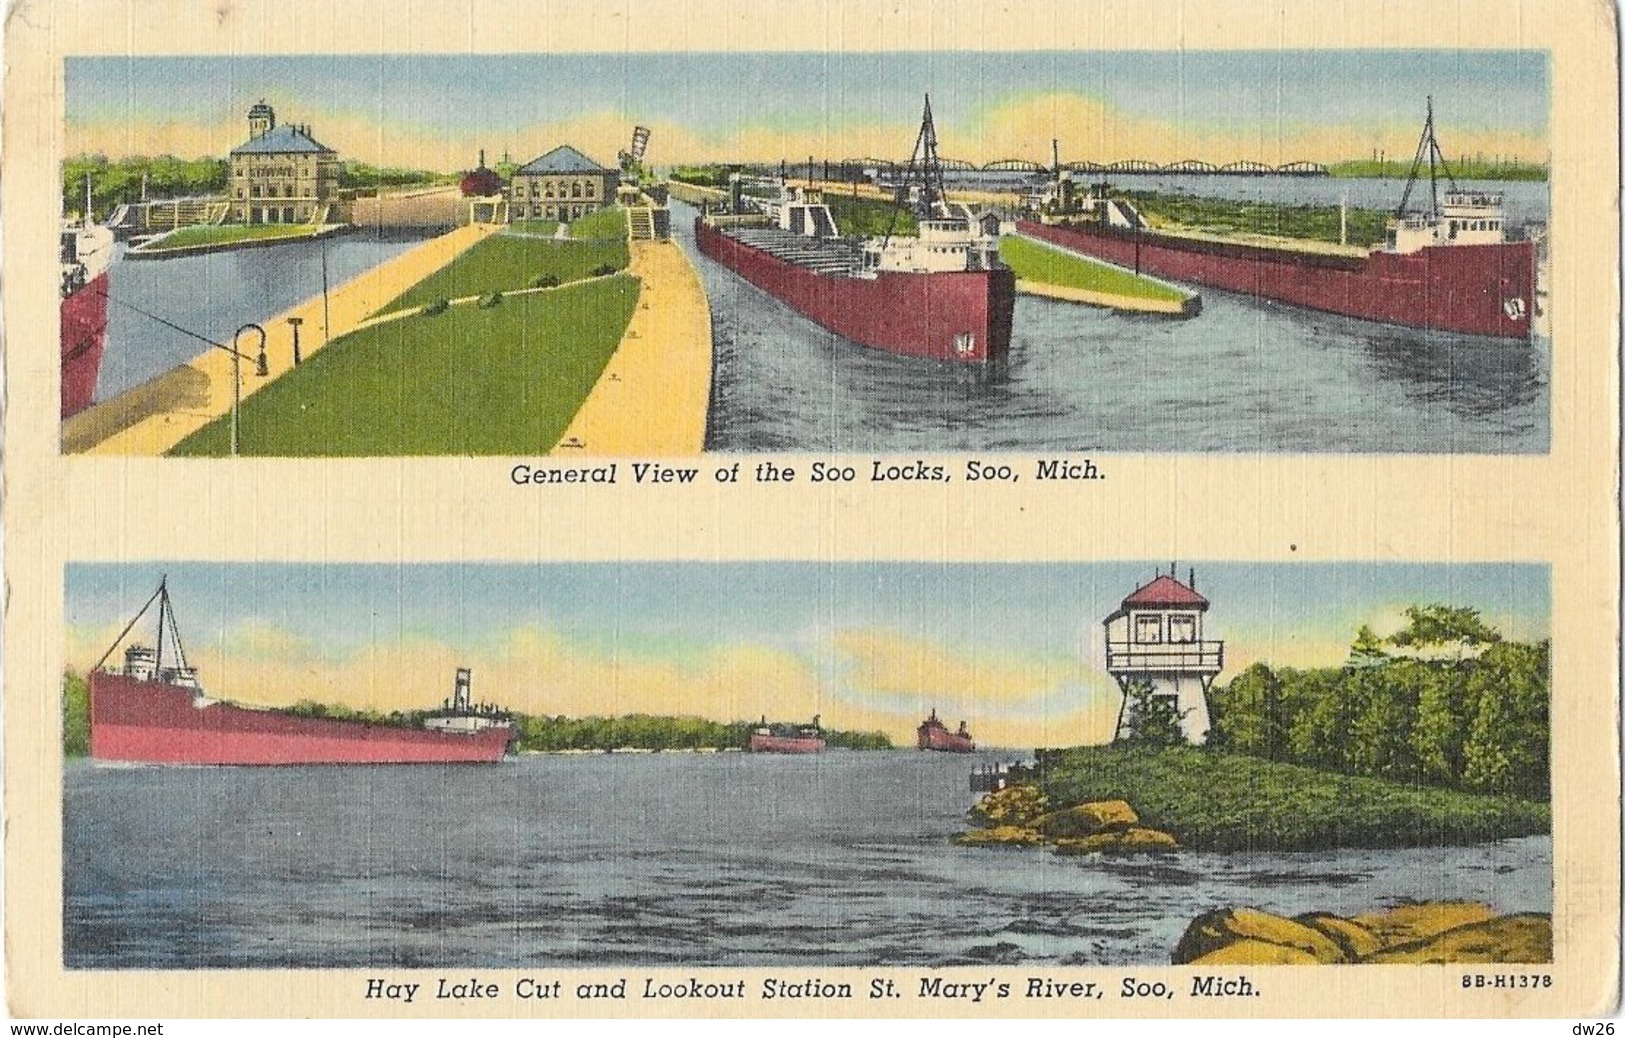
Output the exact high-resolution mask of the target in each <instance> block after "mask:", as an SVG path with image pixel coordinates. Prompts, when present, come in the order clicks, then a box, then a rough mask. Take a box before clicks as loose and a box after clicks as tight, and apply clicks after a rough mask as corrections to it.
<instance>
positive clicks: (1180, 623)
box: [1168, 616, 1196, 644]
mask: <svg viewBox="0 0 1625 1038" xmlns="http://www.w3.org/2000/svg"><path fill="white" fill-rule="evenodd" d="M1168 640H1169V641H1171V642H1179V643H1184V644H1189V643H1190V642H1194V641H1195V640H1196V617H1194V616H1170V617H1169V618H1168Z"/></svg>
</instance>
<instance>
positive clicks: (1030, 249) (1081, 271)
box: [999, 237, 1185, 303]
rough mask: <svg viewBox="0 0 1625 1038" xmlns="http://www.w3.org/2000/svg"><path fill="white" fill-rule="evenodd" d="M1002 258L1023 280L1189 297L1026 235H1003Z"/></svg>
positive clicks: (1144, 295) (1140, 296)
mask: <svg viewBox="0 0 1625 1038" xmlns="http://www.w3.org/2000/svg"><path fill="white" fill-rule="evenodd" d="M999 258H1001V259H1003V260H1004V262H1005V263H1006V264H1007V265H1008V266H1009V267H1010V269H1012V270H1014V271H1015V272H1016V277H1018V278H1021V279H1022V280H1023V281H1037V282H1040V283H1042V284H1046V285H1060V286H1062V287H1063V288H1079V289H1083V290H1085V291H1089V292H1110V293H1111V294H1113V295H1119V296H1132V297H1134V298H1136V299H1159V300H1166V301H1167V302H1171V303H1177V302H1180V301H1182V300H1183V299H1184V298H1185V296H1184V294H1183V293H1181V292H1179V291H1177V290H1175V289H1172V288H1169V287H1168V286H1167V285H1164V284H1160V283H1159V282H1156V281H1152V280H1150V279H1149V278H1142V277H1138V276H1136V275H1134V274H1131V273H1129V272H1128V271H1126V270H1120V269H1118V268H1117V267H1113V266H1111V265H1109V264H1106V263H1097V262H1095V261H1094V260H1089V259H1084V258H1083V257H1082V256H1074V255H1072V254H1071V253H1067V252H1062V251H1060V250H1059V249H1052V248H1050V247H1049V246H1047V245H1040V244H1039V243H1037V242H1035V241H1029V240H1028V239H1026V238H1016V237H1005V238H1000V239H999Z"/></svg>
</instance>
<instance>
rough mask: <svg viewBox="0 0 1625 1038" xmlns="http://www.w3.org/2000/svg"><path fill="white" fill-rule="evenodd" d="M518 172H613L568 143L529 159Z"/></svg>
mask: <svg viewBox="0 0 1625 1038" xmlns="http://www.w3.org/2000/svg"><path fill="white" fill-rule="evenodd" d="M519 172H520V173H524V174H527V175H528V174H532V173H613V172H615V171H614V170H613V169H610V168H609V167H607V166H600V165H599V164H598V163H596V162H594V161H593V160H592V159H589V158H588V157H587V156H585V155H583V154H581V152H579V151H576V150H575V149H574V148H572V147H570V146H569V145H568V144H561V145H559V146H558V147H557V148H554V149H553V150H552V151H550V152H548V153H547V154H546V155H543V156H541V157H540V158H535V159H531V160H530V161H529V162H527V163H525V164H524V165H523V166H520V167H519Z"/></svg>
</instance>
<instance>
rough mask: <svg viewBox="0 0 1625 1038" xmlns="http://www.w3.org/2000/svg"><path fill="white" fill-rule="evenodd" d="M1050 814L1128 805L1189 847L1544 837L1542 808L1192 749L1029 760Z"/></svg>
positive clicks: (1053, 754)
mask: <svg viewBox="0 0 1625 1038" xmlns="http://www.w3.org/2000/svg"><path fill="white" fill-rule="evenodd" d="M1039 766H1040V769H1041V772H1042V775H1043V778H1042V786H1043V789H1044V792H1045V793H1046V794H1048V796H1049V798H1050V804H1051V805H1052V807H1053V806H1062V805H1069V804H1078V803H1084V802H1086V801H1090V800H1114V799H1122V800H1127V801H1128V802H1129V803H1130V804H1132V805H1134V808H1135V810H1137V811H1138V812H1139V813H1140V817H1141V819H1142V821H1143V822H1144V824H1146V825H1148V826H1151V827H1153V828H1156V829H1162V830H1164V831H1166V832H1170V833H1173V834H1174V836H1175V837H1177V838H1178V839H1179V842H1180V843H1181V844H1182V845H1184V846H1186V847H1192V848H1209V849H1215V850H1246V849H1257V850H1264V849H1271V850H1317V849H1322V848H1328V847H1428V846H1443V845H1452V844H1467V843H1477V842H1480V841H1484V840H1498V839H1507V838H1510V837H1515V836H1529V835H1534V834H1538V833H1549V832H1551V825H1552V813H1551V805H1549V804H1545V803H1540V802H1538V801H1534V800H1524V799H1520V798H1517V797H1505V796H1480V795H1475V794H1471V793H1460V792H1457V791H1455V790H1450V789H1443V788H1440V787H1437V786H1423V785H1406V784H1401V783H1396V782H1386V781H1383V780H1381V779H1372V778H1359V777H1355V776H1352V775H1341V774H1337V773H1334V772H1326V771H1317V770H1315V769H1313V768H1304V767H1299V766H1298V765H1295V764H1279V763H1275V762H1272V761H1266V760H1260V759H1258V758H1256V757H1247V756H1243V755H1241V754H1235V753H1224V752H1221V751H1216V750H1202V749H1195V748H1190V747H1183V748H1176V749H1167V750H1162V751H1155V750H1144V749H1140V750H1133V749H1127V748H1120V747H1113V746H1087V747H1079V748H1076V749H1069V750H1043V751H1040V752H1039Z"/></svg>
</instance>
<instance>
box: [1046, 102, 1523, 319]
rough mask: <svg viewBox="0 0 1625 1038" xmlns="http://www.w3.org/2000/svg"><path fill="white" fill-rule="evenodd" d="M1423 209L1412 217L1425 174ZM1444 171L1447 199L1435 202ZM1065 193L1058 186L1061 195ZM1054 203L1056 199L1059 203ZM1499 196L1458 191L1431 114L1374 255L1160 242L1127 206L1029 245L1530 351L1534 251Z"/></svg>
mask: <svg viewBox="0 0 1625 1038" xmlns="http://www.w3.org/2000/svg"><path fill="white" fill-rule="evenodd" d="M1424 161H1425V162H1427V164H1428V167H1429V173H1430V176H1429V180H1430V182H1431V191H1430V194H1429V197H1428V203H1427V207H1426V208H1424V209H1422V210H1421V211H1419V212H1411V211H1408V209H1407V205H1408V203H1409V201H1410V196H1411V191H1412V188H1414V187H1415V186H1416V183H1417V179H1418V177H1419V175H1420V174H1421V167H1422V163H1423V162H1424ZM1441 169H1442V170H1443V172H1444V174H1445V179H1446V182H1447V184H1448V187H1447V188H1446V189H1445V190H1444V191H1442V192H1441V191H1440V190H1439V182H1438V173H1439V171H1440V170H1441ZM1058 186H1059V185H1058ZM1058 193H1059V192H1058ZM1502 202H1503V195H1502V194H1501V193H1499V192H1494V191H1475V190H1466V189H1462V188H1460V187H1458V186H1457V185H1456V182H1455V178H1454V176H1452V175H1451V173H1450V169H1449V166H1448V165H1446V164H1445V161H1444V155H1443V153H1442V152H1441V151H1440V150H1439V144H1438V141H1437V139H1436V138H1435V136H1434V130H1433V103H1432V100H1431V99H1429V102H1428V118H1427V124H1426V125H1425V126H1424V127H1423V130H1422V138H1421V140H1420V142H1419V143H1418V145H1417V151H1416V159H1415V161H1413V163H1412V165H1411V175H1410V181H1409V183H1408V184H1407V185H1406V188H1405V194H1404V196H1403V197H1402V198H1401V200H1400V204H1399V208H1398V210H1397V212H1396V214H1395V216H1394V217H1393V218H1392V219H1391V220H1390V221H1389V224H1388V230H1387V239H1386V241H1385V242H1384V243H1383V245H1382V247H1380V248H1378V249H1375V250H1373V251H1372V252H1371V253H1370V254H1369V255H1366V256H1357V255H1337V254H1329V253H1326V252H1310V251H1307V250H1303V249H1295V248H1292V247H1291V246H1290V245H1280V246H1273V245H1255V244H1250V243H1244V242H1234V241H1215V240H1211V239H1204V238H1194V237H1186V236H1182V235H1178V234H1172V233H1168V232H1166V231H1153V230H1151V229H1150V227H1149V226H1148V225H1147V224H1146V222H1145V220H1144V218H1143V217H1142V216H1141V215H1140V213H1139V212H1138V210H1137V209H1136V208H1135V207H1134V205H1133V204H1132V203H1131V202H1129V201H1127V200H1124V199H1113V198H1108V197H1105V195H1104V192H1099V191H1097V192H1095V193H1094V194H1093V197H1090V198H1088V199H1085V200H1079V202H1077V203H1071V202H1064V203H1062V204H1061V206H1060V210H1061V211H1059V212H1057V213H1055V214H1053V215H1048V214H1047V215H1045V216H1044V218H1043V220H1042V221H1041V222H1039V221H1027V220H1024V221H1021V222H1019V223H1018V224H1017V229H1018V230H1019V231H1020V232H1021V233H1022V234H1025V235H1028V236H1030V237H1033V238H1037V239H1040V240H1042V241H1046V242H1049V243H1051V244H1054V245H1059V246H1061V247H1062V248H1067V249H1072V250H1074V251H1076V252H1080V253H1083V254H1084V255H1087V256H1093V257H1096V258H1098V259H1102V260H1105V261H1106V262H1108V263H1113V264H1116V265H1118V266H1121V267H1130V268H1133V269H1134V270H1136V271H1138V272H1144V273H1147V274H1154V275H1157V276H1159V277H1165V278H1169V279H1172V280H1175V281H1187V282H1193V283H1195V284H1199V285H1211V286H1213V287H1215V288H1221V289H1225V290H1228V291H1231V292H1239V293H1243V294H1246V295H1251V296H1255V297H1257V298H1260V299H1271V300H1275V301H1278V302H1282V303H1288V304H1291V305H1293V306H1301V307H1307V308H1309V309H1313V310H1323V311H1326V312H1328V313H1334V314H1343V315H1345V316H1348V317H1357V318H1361V319H1364V320H1369V321H1380V322H1383V323H1385V324H1395V325H1403V326H1406V327H1412V328H1422V329H1427V330H1432V331H1442V332H1459V333H1464V334H1470V335H1485V336H1494V337H1498V338H1509V339H1524V338H1528V337H1529V334H1530V331H1531V319H1532V317H1533V314H1534V309H1535V287H1536V286H1535V281H1536V275H1535V264H1536V256H1535V243H1534V242H1532V241H1508V240H1507V237H1506V226H1505V224H1506V220H1505V210H1504V207H1503V204H1502Z"/></svg>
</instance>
